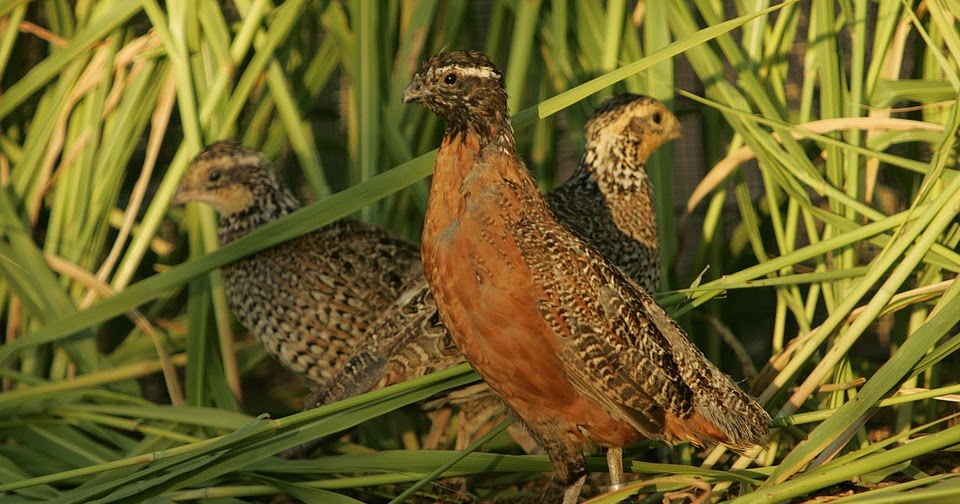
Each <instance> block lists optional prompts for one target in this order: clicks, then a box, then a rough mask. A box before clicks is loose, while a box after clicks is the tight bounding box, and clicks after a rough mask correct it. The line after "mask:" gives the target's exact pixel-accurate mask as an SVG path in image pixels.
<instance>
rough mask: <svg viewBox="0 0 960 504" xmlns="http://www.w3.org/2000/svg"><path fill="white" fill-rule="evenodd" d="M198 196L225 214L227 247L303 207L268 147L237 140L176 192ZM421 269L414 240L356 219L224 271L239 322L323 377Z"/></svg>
mask: <svg viewBox="0 0 960 504" xmlns="http://www.w3.org/2000/svg"><path fill="white" fill-rule="evenodd" d="M189 201H201V202H204V203H207V204H210V205H211V206H213V207H214V208H215V209H216V210H217V211H218V212H219V213H220V224H219V227H218V229H217V235H218V241H219V243H220V244H221V245H223V244H226V243H229V242H231V241H233V240H235V239H237V238H239V237H241V236H243V235H245V234H247V233H249V232H251V231H253V230H254V229H256V228H257V227H259V226H260V225H263V224H266V223H268V222H272V221H274V220H277V219H279V218H281V217H283V216H285V215H287V214H289V213H291V212H293V211H295V210H297V209H298V208H299V207H300V203H299V201H297V199H296V198H295V197H294V196H293V194H292V193H291V192H290V190H289V189H288V188H287V187H286V186H285V185H284V184H283V183H282V182H281V181H280V179H279V178H278V177H277V175H276V174H275V173H274V172H273V171H272V170H271V169H270V166H269V162H268V161H267V160H266V158H265V157H264V156H263V155H262V154H261V153H259V152H256V151H254V150H251V149H248V148H246V147H243V146H242V145H240V144H238V143H237V142H234V141H230V140H227V141H220V142H217V143H214V144H212V145H210V146H208V147H206V148H205V149H204V150H203V151H201V152H200V154H198V155H197V157H196V158H195V159H194V161H193V163H192V164H191V166H190V169H189V171H188V173H187V175H186V176H185V178H184V180H183V181H182V182H181V184H180V187H179V188H178V190H177V194H176V196H175V197H174V202H175V203H180V204H183V203H187V202H189ZM420 271H422V270H421V268H420V263H419V253H418V250H417V248H416V246H415V245H413V244H411V243H410V242H408V241H406V240H403V239H401V238H399V237H397V236H395V235H393V234H391V233H389V232H388V231H386V230H383V229H381V228H378V227H375V226H371V225H367V224H363V223H360V222H355V221H351V220H340V221H337V222H334V223H332V224H329V225H327V226H324V227H322V228H320V229H317V230H315V231H313V232H311V233H308V234H306V235H303V236H301V237H299V238H295V239H293V240H290V241H287V242H285V243H282V244H279V245H276V246H274V247H271V248H268V249H266V250H263V251H260V252H258V253H256V254H253V255H251V256H249V257H245V258H243V259H240V260H238V261H236V262H234V263H231V264H228V265H226V266H224V267H222V268H221V273H222V275H223V281H224V287H225V289H226V292H227V296H228V298H229V300H230V306H231V308H232V310H233V312H234V314H235V315H236V316H237V319H239V321H240V323H241V324H243V326H244V327H246V328H247V330H248V331H250V333H251V334H252V335H253V336H255V337H256V338H257V339H258V340H260V342H261V343H263V345H264V346H265V347H266V348H267V350H268V351H270V353H272V354H273V355H274V356H275V357H277V358H278V359H279V360H280V362H281V363H282V364H283V365H284V366H286V367H287V368H289V369H291V370H293V371H294V372H296V373H298V374H300V375H303V376H305V377H307V378H308V379H310V380H312V381H314V382H318V383H323V382H324V381H326V380H328V379H330V377H331V376H333V374H334V372H335V371H336V370H339V369H340V368H341V367H342V365H343V362H344V361H345V360H346V359H347V357H348V356H349V355H350V354H351V353H352V351H353V348H354V346H355V345H356V342H357V340H358V339H359V338H360V337H362V335H363V333H364V331H365V330H366V328H367V326H368V325H369V324H371V323H372V322H373V321H374V320H375V319H376V318H377V317H378V316H379V314H380V312H382V311H383V310H384V309H386V308H387V307H388V306H389V305H390V304H391V303H392V302H393V301H394V300H395V299H396V298H397V297H398V296H399V295H400V293H401V292H403V290H404V289H405V288H408V287H409V285H410V281H411V278H413V277H415V276H418V275H419V272H420Z"/></svg>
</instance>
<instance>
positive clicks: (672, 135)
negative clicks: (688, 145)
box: [667, 122, 683, 140]
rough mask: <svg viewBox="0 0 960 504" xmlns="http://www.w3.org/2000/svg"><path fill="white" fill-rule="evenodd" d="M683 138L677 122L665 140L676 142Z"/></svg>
mask: <svg viewBox="0 0 960 504" xmlns="http://www.w3.org/2000/svg"><path fill="white" fill-rule="evenodd" d="M681 136H683V131H682V130H681V129H680V122H677V124H676V126H674V128H673V130H672V131H671V132H670V134H668V135H667V140H676V139H678V138H680V137H681Z"/></svg>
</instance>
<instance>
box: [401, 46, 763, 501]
mask: <svg viewBox="0 0 960 504" xmlns="http://www.w3.org/2000/svg"><path fill="white" fill-rule="evenodd" d="M404 102H408V103H409V102H419V103H421V104H423V105H424V106H426V107H427V108H428V109H430V110H431V111H433V112H434V113H436V114H437V115H438V116H440V117H441V118H443V119H444V120H445V121H446V122H447V134H446V136H445V137H444V140H443V142H442V144H441V146H440V150H439V152H438V155H437V162H436V168H435V170H434V177H433V181H432V187H431V192H430V200H429V203H428V208H427V215H426V221H425V223H424V232H423V240H422V242H423V243H422V246H421V253H422V261H423V268H424V274H425V275H426V278H427V282H428V284H429V285H430V289H431V291H432V292H433V294H434V297H435V299H436V303H437V308H438V311H439V314H440V320H441V321H442V322H443V325H444V326H446V328H447V329H448V330H449V331H450V334H451V337H452V339H453V341H454V342H455V344H456V346H457V348H458V349H459V350H460V351H461V352H462V353H463V355H464V356H465V357H466V359H467V361H468V362H470V364H471V365H472V366H473V368H474V369H475V370H476V371H477V372H478V373H479V374H480V375H481V376H482V377H483V379H484V381H485V382H486V383H487V384H488V385H490V387H491V388H492V389H493V390H494V391H495V392H496V393H497V394H498V395H499V396H500V397H501V398H502V399H503V400H504V402H505V403H506V404H507V405H508V406H510V408H511V409H513V410H514V411H515V412H516V414H517V415H518V416H519V417H520V418H521V419H522V420H523V422H524V423H525V424H526V426H527V427H528V428H529V429H530V431H531V433H532V434H533V436H534V437H535V438H536V439H537V441H538V443H539V444H540V445H541V446H542V447H543V448H544V449H545V450H546V452H547V453H548V455H549V456H550V459H551V460H552V461H553V463H554V466H555V468H556V470H557V472H558V474H559V476H560V478H561V479H562V480H563V481H565V482H566V483H567V484H569V485H570V486H569V488H568V491H567V492H566V494H565V496H564V502H565V503H572V502H576V500H577V497H578V495H579V490H580V486H581V485H582V484H583V481H584V478H585V473H586V464H585V462H584V459H583V453H582V452H583V450H584V449H585V448H588V447H590V446H594V445H601V446H606V447H608V448H609V450H610V453H609V455H608V463H609V465H610V469H611V480H612V481H613V482H614V483H620V482H621V481H622V480H621V477H622V469H621V468H620V466H619V464H620V457H619V454H620V450H621V447H623V446H625V445H629V444H632V443H635V442H637V441H638V440H640V439H642V438H644V437H646V438H652V439H663V440H665V441H667V442H684V441H689V442H693V443H697V444H701V443H704V442H719V443H723V444H726V445H728V446H730V447H733V448H736V449H745V448H748V447H751V446H754V445H757V444H760V443H762V442H763V441H764V438H765V437H766V435H767V421H768V420H769V416H768V415H767V413H766V412H765V411H764V409H763V408H762V407H760V405H759V404H757V402H756V401H755V400H754V399H753V398H752V397H750V396H749V395H747V394H746V393H745V392H743V391H742V390H741V389H740V388H739V387H737V386H736V384H734V383H733V381H732V380H731V379H730V378H729V377H728V376H726V375H725V374H723V373H722V372H720V371H719V370H718V369H717V368H716V367H715V366H714V365H713V364H712V363H711V362H710V361H709V360H707V359H706V357H704V355H703V354H702V353H701V352H700V351H699V350H698V349H697V348H696V347H695V346H693V345H692V344H691V343H690V342H689V341H688V340H687V338H686V336H685V335H684V333H683V331H682V330H681V329H680V328H679V327H678V326H677V325H676V323H674V322H673V320H671V319H670V317H669V316H668V315H667V314H666V313H665V312H664V311H663V309H662V308H660V307H659V306H658V305H657V304H656V302H654V300H653V299H652V298H651V297H650V295H649V294H647V293H646V292H644V291H643V289H642V288H641V287H640V286H638V285H637V284H636V283H635V282H634V281H633V280H631V279H630V278H628V277H627V276H626V275H625V274H624V273H623V272H622V271H620V270H619V269H618V268H616V267H614V266H612V265H611V264H610V263H609V262H608V261H607V260H606V259H604V258H603V256H602V255H601V254H600V253H599V252H598V251H597V250H596V249H595V248H593V247H591V246H589V245H587V244H586V243H584V242H583V240H581V239H580V238H579V237H578V236H577V235H576V234H574V233H573V232H571V231H569V230H567V229H566V228H564V227H563V226H562V225H560V224H559V223H558V222H557V221H556V219H555V218H554V215H553V214H552V212H551V211H550V210H549V207H548V205H547V203H546V201H545V200H544V198H543V197H542V196H541V194H540V193H539V191H538V190H537V187H536V184H535V183H534V181H533V179H532V178H531V177H530V175H529V173H528V172H527V170H526V169H525V167H524V164H523V161H522V160H521V159H520V158H519V156H517V154H516V152H515V143H514V139H513V129H512V126H511V123H510V117H509V112H508V110H507V105H506V103H507V97H506V92H505V90H504V84H503V78H502V75H501V74H500V72H499V71H497V70H496V69H495V67H494V66H493V64H492V63H491V62H490V60H489V58H487V57H486V56H485V55H483V54H482V53H476V52H454V53H446V54H440V55H438V56H435V57H433V58H431V59H430V60H428V61H427V62H426V63H425V64H424V68H423V69H422V70H421V71H420V72H418V73H417V75H416V76H414V79H413V81H412V82H411V83H410V85H409V86H407V88H406V89H405V90H404Z"/></svg>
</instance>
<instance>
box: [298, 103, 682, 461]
mask: <svg viewBox="0 0 960 504" xmlns="http://www.w3.org/2000/svg"><path fill="white" fill-rule="evenodd" d="M585 130H586V134H585V149H584V154H583V156H582V157H581V158H580V162H579V163H578V164H577V167H576V168H575V169H574V171H573V173H572V174H571V176H570V178H569V179H568V180H567V181H566V182H565V183H564V184H562V185H561V186H559V187H557V188H556V189H554V190H553V191H551V192H550V193H549V194H548V195H547V198H546V199H547V203H548V204H549V205H550V208H551V209H552V210H553V212H554V214H555V215H556V217H557V219H558V220H559V221H560V222H561V223H562V224H563V225H564V226H566V227H567V228H569V229H571V230H572V231H574V232H576V233H577V234H579V235H580V236H581V237H582V238H583V239H584V240H585V241H587V242H588V243H590V244H591V245H593V246H594V247H596V248H597V249H598V250H600V252H602V253H603V255H604V256H606V257H607V259H609V260H610V262H612V263H613V264H615V265H617V266H618V267H620V268H621V270H622V271H623V272H624V273H626V274H627V275H628V276H630V277H631V278H633V279H634V280H636V281H637V282H638V283H639V284H640V286H641V287H643V288H644V289H645V290H647V291H648V292H655V291H657V290H658V289H659V284H660V277H659V273H660V244H659V240H658V233H657V221H656V214H655V211H654V204H653V188H652V185H651V183H650V178H649V176H648V174H647V172H646V167H645V163H646V161H647V159H648V158H649V156H650V155H651V154H652V153H653V152H654V151H656V150H657V149H658V148H659V147H660V146H661V145H663V144H664V143H666V142H668V141H670V140H674V139H676V138H678V137H679V136H680V124H679V121H678V120H677V118H676V116H674V114H673V113H672V112H671V111H670V110H669V109H668V108H667V107H666V106H665V105H664V104H663V103H661V102H659V101H658V100H656V99H654V98H650V97H648V96H643V95H637V94H631V93H623V94H620V95H616V96H614V97H612V98H608V99H607V100H605V101H604V102H603V103H602V104H601V105H600V106H599V107H597V109H596V110H594V112H593V114H592V115H591V117H590V119H589V120H588V121H587V124H586V127H585ZM461 362H463V357H462V356H461V355H460V353H459V352H458V351H457V350H456V348H455V346H454V345H453V342H452V341H451V340H450V337H449V334H448V333H447V331H446V329H444V328H443V325H442V324H440V322H439V316H438V314H437V309H436V303H435V302H434V299H433V296H432V295H431V294H430V289H429V288H428V287H427V283H426V278H422V279H418V281H416V282H414V284H413V286H412V287H411V288H410V289H408V290H407V291H406V292H404V293H403V294H402V295H401V297H400V298H399V299H398V300H397V301H396V302H395V303H394V304H393V305H392V306H391V307H390V308H389V309H387V311H386V312H384V314H383V316H381V317H380V318H379V319H378V320H377V321H376V322H374V323H373V324H371V326H370V327H369V328H368V330H367V333H366V334H365V336H364V337H363V338H362V339H361V341H360V342H359V343H358V344H357V347H356V350H355V353H354V355H353V357H351V359H350V360H348V361H347V363H346V364H345V365H344V367H343V369H342V370H341V372H340V373H338V374H337V375H336V376H335V377H334V378H333V379H331V380H330V381H329V382H328V383H327V384H325V385H324V386H322V387H320V388H319V389H318V390H317V391H316V393H315V396H314V397H313V398H312V399H309V400H308V402H307V404H308V405H309V406H316V405H320V404H327V403H330V402H334V401H337V400H341V399H344V398H346V397H351V396H354V395H357V394H359V393H362V392H366V391H368V390H370V389H372V388H377V387H381V386H386V385H390V384H394V383H398V382H400V381H403V380H407V379H410V378H413V377H416V376H422V375H425V374H427V373H429V372H432V371H436V370H439V369H443V368H447V367H450V366H453V365H456V364H459V363H461ZM450 404H459V405H462V407H463V408H467V410H468V411H469V414H461V418H460V421H459V426H460V427H459V432H460V433H459V434H458V436H457V447H458V448H462V447H464V446H465V445H466V444H468V443H469V441H470V437H471V435H472V433H473V432H475V431H477V430H479V429H480V427H481V426H482V425H484V424H486V423H487V422H488V421H490V420H492V419H494V418H496V417H498V416H502V414H503V413H504V407H503V403H502V402H501V401H500V400H499V398H497V397H496V396H495V395H493V394H491V393H490V392H489V389H488V388H487V387H486V386H485V385H478V386H474V387H470V388H468V389H466V390H461V391H457V392H456V393H455V394H452V395H450V396H445V397H443V398H440V399H437V400H434V401H431V402H430V403H428V407H430V408H431V409H444V408H446V407H447V406H449V405H450ZM466 404H469V406H466ZM440 418H443V416H440ZM436 427H442V426H436ZM436 437H437V433H434V434H433V435H432V436H428V439H436ZM514 437H515V438H516V439H517V441H518V442H523V441H525V440H523V439H522V438H521V436H520V435H515V436H514ZM433 444H435V443H434V442H427V443H425V445H427V446H432V445H433ZM527 447H528V448H529V444H527Z"/></svg>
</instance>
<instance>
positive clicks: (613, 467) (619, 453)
mask: <svg viewBox="0 0 960 504" xmlns="http://www.w3.org/2000/svg"><path fill="white" fill-rule="evenodd" d="M607 469H608V470H609V471H610V491H611V492H613V491H616V490H620V489H621V488H623V448H621V447H619V446H618V447H616V448H614V447H611V448H609V449H607Z"/></svg>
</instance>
